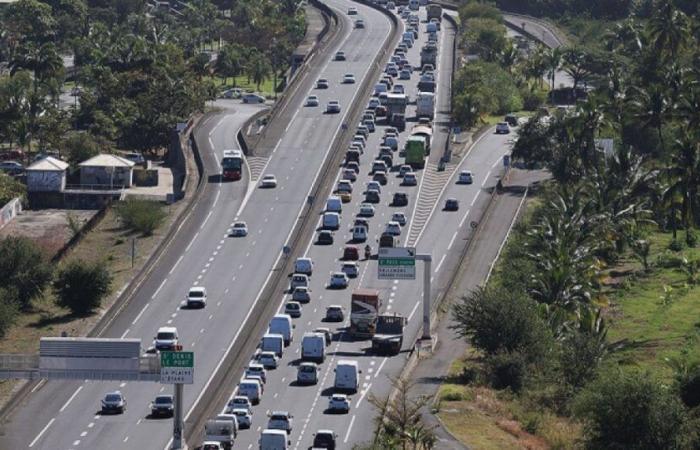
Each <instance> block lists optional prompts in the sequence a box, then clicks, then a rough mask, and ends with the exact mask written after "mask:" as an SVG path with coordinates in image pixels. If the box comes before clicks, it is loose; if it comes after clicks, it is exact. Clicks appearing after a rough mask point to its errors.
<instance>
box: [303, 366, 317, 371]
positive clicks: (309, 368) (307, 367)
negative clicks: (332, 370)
mask: <svg viewBox="0 0 700 450" xmlns="http://www.w3.org/2000/svg"><path fill="white" fill-rule="evenodd" d="M314 370H316V369H315V368H313V367H311V366H301V371H302V372H313V371H314Z"/></svg>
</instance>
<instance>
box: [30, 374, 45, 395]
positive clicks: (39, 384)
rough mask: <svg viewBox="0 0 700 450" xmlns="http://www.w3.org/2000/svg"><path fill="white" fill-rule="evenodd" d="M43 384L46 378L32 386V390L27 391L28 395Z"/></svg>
mask: <svg viewBox="0 0 700 450" xmlns="http://www.w3.org/2000/svg"><path fill="white" fill-rule="evenodd" d="M44 383H46V378H42V379H41V380H39V382H38V383H37V384H36V386H34V387H33V388H32V390H31V391H29V393H30V394H33V393H34V392H36V391H37V390H38V389H39V388H40V387H41V386H43V385H44Z"/></svg>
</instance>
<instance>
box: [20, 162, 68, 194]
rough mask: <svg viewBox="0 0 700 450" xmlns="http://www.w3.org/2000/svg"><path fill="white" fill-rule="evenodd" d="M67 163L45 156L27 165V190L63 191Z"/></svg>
mask: <svg viewBox="0 0 700 450" xmlns="http://www.w3.org/2000/svg"><path fill="white" fill-rule="evenodd" d="M66 169H68V163H67V162H65V161H61V160H60V159H57V158H54V157H53V156H47V157H46V158H44V159H40V160H39V161H37V162H35V163H34V164H32V165H31V166H29V167H27V191H28V192H63V190H64V189H65V188H66Z"/></svg>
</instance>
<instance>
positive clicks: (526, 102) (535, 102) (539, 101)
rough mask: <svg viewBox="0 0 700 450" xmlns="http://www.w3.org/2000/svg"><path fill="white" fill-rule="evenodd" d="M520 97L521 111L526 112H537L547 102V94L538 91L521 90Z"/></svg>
mask: <svg viewBox="0 0 700 450" xmlns="http://www.w3.org/2000/svg"><path fill="white" fill-rule="evenodd" d="M520 96H521V97H522V98H523V109H524V110H526V111H537V110H538V109H539V108H540V106H542V105H544V103H545V101H547V93H546V92H544V91H542V90H539V89H535V90H531V89H529V88H524V89H521V91H520Z"/></svg>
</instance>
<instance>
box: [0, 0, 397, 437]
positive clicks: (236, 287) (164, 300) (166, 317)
mask: <svg viewBox="0 0 700 450" xmlns="http://www.w3.org/2000/svg"><path fill="white" fill-rule="evenodd" d="M328 4H329V6H331V7H333V8H335V9H337V12H338V15H339V16H340V17H341V18H342V19H341V20H343V21H344V22H345V26H344V27H343V28H342V33H343V36H341V38H340V41H341V42H340V44H338V45H335V48H332V49H331V50H332V52H331V53H329V54H332V53H334V51H335V50H337V49H342V50H344V51H345V52H346V54H347V56H348V58H347V61H345V62H328V63H327V64H326V63H324V62H322V63H320V64H319V67H316V68H314V70H312V72H311V73H312V76H314V77H317V76H320V77H323V78H327V79H328V80H329V81H330V84H331V87H330V89H328V90H326V91H323V92H316V91H314V93H315V94H317V95H319V97H320V98H321V105H322V106H321V107H316V108H303V107H302V105H301V101H300V100H299V99H296V98H295V100H296V102H294V103H292V104H291V105H289V107H290V108H294V109H295V110H297V113H295V114H294V115H293V117H292V119H291V121H290V122H289V123H288V124H287V125H286V129H285V133H284V134H283V136H282V138H281V139H280V140H279V142H278V143H277V145H276V146H275V148H274V150H273V151H272V154H271V155H270V157H269V158H268V159H262V160H257V161H256V164H255V166H253V165H252V164H251V165H250V167H251V168H252V169H255V170H251V171H250V174H249V175H248V174H247V175H246V176H244V179H243V180H241V181H240V182H234V183H221V182H220V180H219V177H218V175H216V174H218V173H219V172H220V169H219V166H218V155H220V154H221V151H222V150H223V149H224V148H230V147H235V146H236V144H235V134H236V131H237V130H238V128H239V127H240V126H241V124H242V122H243V119H244V117H248V116H249V114H247V115H246V114H240V115H236V114H233V115H232V114H230V112H229V113H224V114H222V115H215V116H212V117H209V118H207V119H206V121H205V123H204V124H202V126H201V127H200V128H199V129H198V130H197V136H196V137H197V141H198V143H199V145H200V148H201V149H202V156H203V160H204V165H205V167H206V173H207V174H209V175H210V177H209V178H208V180H206V181H205V182H206V183H207V186H206V187H205V190H204V192H203V194H202V195H201V196H200V198H199V200H198V202H197V204H196V205H195V206H194V207H193V210H192V213H191V215H190V217H188V218H187V219H186V220H185V221H183V224H182V229H181V230H180V231H179V234H178V236H177V238H176V239H174V240H173V242H172V244H171V246H170V247H169V248H168V250H167V251H166V252H165V253H164V256H163V257H162V258H161V260H160V261H158V263H157V264H156V267H155V269H154V270H153V272H152V273H151V274H150V276H149V277H148V278H147V280H146V281H145V282H144V283H143V284H142V285H141V286H140V287H139V289H138V291H137V293H136V295H135V297H134V298H133V300H132V301H130V302H129V303H128V304H127V305H126V306H125V307H124V308H123V310H122V311H121V313H120V314H119V315H118V316H117V317H116V319H115V320H113V321H111V322H110V323H109V324H108V325H107V326H106V328H105V330H104V332H103V333H102V336H105V337H116V338H119V337H129V338H140V339H141V340H142V343H143V344H144V346H147V345H149V344H150V342H151V340H152V339H153V336H154V335H155V333H156V331H157V329H158V328H159V327H161V326H166V325H171V326H175V327H177V329H178V332H179V337H180V341H181V343H182V344H183V345H184V349H185V350H194V351H195V352H196V359H195V367H196V376H195V384H194V385H191V386H187V387H186V389H185V399H184V404H185V410H186V411H187V412H190V411H191V410H192V408H193V405H195V404H196V403H197V401H198V399H199V398H200V394H201V393H202V392H203V391H204V390H205V389H206V388H207V387H208V385H209V380H211V377H212V375H213V374H214V373H215V371H216V370H217V369H219V366H220V364H221V362H222V361H223V360H224V356H225V355H226V354H227V353H228V352H230V351H231V350H232V348H233V343H234V342H236V338H237V337H238V333H239V331H240V329H241V325H242V324H243V323H244V322H245V321H247V320H249V319H251V318H250V317H249V315H250V311H252V309H253V305H254V304H256V302H257V301H258V299H259V298H260V293H261V292H262V290H263V287H264V286H265V285H266V283H267V281H268V280H269V278H270V276H271V275H272V273H273V269H274V268H275V267H276V265H277V263H278V261H279V258H280V256H281V250H282V247H283V246H284V244H285V242H286V241H287V239H288V237H289V233H290V230H291V229H292V228H293V225H294V224H295V222H296V221H297V219H298V218H299V212H300V211H301V209H302V208H303V206H304V204H305V202H306V198H307V194H308V192H309V191H310V189H311V187H312V185H313V184H314V182H315V181H316V176H317V175H318V174H319V171H320V169H321V167H322V164H323V162H324V160H325V159H326V157H327V156H328V154H329V150H330V144H331V142H332V141H333V138H334V136H335V135H336V133H338V130H339V129H340V126H341V124H342V123H343V121H344V118H345V115H346V113H347V111H348V106H349V105H350V104H351V103H352V101H353V99H354V98H355V97H356V96H357V95H358V93H357V91H356V89H355V88H354V86H341V85H340V81H341V79H342V76H343V74H345V73H348V72H352V73H354V74H355V76H356V78H357V80H358V84H359V83H361V81H362V78H363V77H364V75H365V74H366V73H367V72H368V69H369V67H370V65H371V64H370V63H371V62H372V61H373V59H374V58H375V56H376V55H377V54H378V52H379V50H380V48H381V47H382V45H383V44H384V41H385V40H386V38H387V37H388V35H389V32H390V22H389V21H388V20H387V18H386V17H385V16H383V15H382V14H380V13H378V12H377V11H374V10H372V9H371V8H369V7H365V6H361V5H357V8H358V9H359V10H360V14H361V15H362V17H363V18H364V19H365V21H366V23H367V28H366V29H365V30H353V29H352V27H351V25H350V22H349V20H348V19H347V18H346V16H345V11H346V10H347V8H348V6H349V5H351V3H350V2H348V1H346V0H329V1H328ZM328 100H338V101H340V103H341V105H342V108H343V110H342V112H341V113H340V114H335V115H327V114H323V110H324V106H325V103H326V102H327V101H328ZM240 108H241V111H243V110H244V108H245V107H244V106H241V107H240ZM232 116H233V117H232ZM239 119H240V120H239ZM261 173H273V174H275V175H276V176H277V179H278V182H279V184H278V187H277V188H276V189H266V190H263V189H257V187H256V184H255V183H252V184H251V185H250V189H248V184H247V182H248V181H249V180H250V179H251V176H252V177H253V178H255V177H256V176H258V175H260V174H261ZM252 181H254V180H252ZM236 220H244V221H246V222H247V225H248V229H249V235H248V236H247V237H246V238H230V237H228V230H229V229H230V227H231V225H232V223H233V222H234V221H236ZM193 285H200V286H205V287H206V288H207V291H208V297H209V300H208V305H207V307H206V308H204V309H200V310H186V309H182V308H181V306H182V302H183V300H184V297H185V294H186V292H187V290H188V289H189V288H190V287H191V286H193ZM115 389H119V390H121V391H122V392H123V393H124V394H125V396H126V398H127V401H128V408H127V411H126V412H125V413H124V414H121V415H114V416H102V415H100V414H99V406H100V400H101V399H102V398H103V396H104V394H105V393H106V392H109V391H112V390H115ZM170 389H171V388H170V387H168V386H163V387H162V386H160V385H159V384H150V383H121V384H120V383H113V382H105V383H101V382H84V383H81V382H47V383H42V384H40V385H39V386H38V388H37V389H36V390H35V391H34V392H33V393H32V394H31V395H30V396H29V397H28V398H27V400H26V401H25V403H24V404H23V405H22V406H21V407H20V408H17V409H16V410H15V411H14V413H13V414H12V415H11V416H10V417H9V420H8V421H7V422H6V423H5V424H3V427H2V433H1V434H2V437H0V448H7V449H10V448H12V449H17V448H27V447H29V448H33V449H51V450H63V449H80V448H90V449H95V448H109V449H119V448H124V449H131V448H163V447H165V446H166V444H167V442H168V440H169V437H170V434H171V432H172V422H171V421H170V420H151V419H149V418H148V417H147V416H148V414H149V403H150V401H151V400H152V399H153V398H154V397H155V395H157V394H158V393H159V392H169V391H170ZM186 418H187V416H186Z"/></svg>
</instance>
